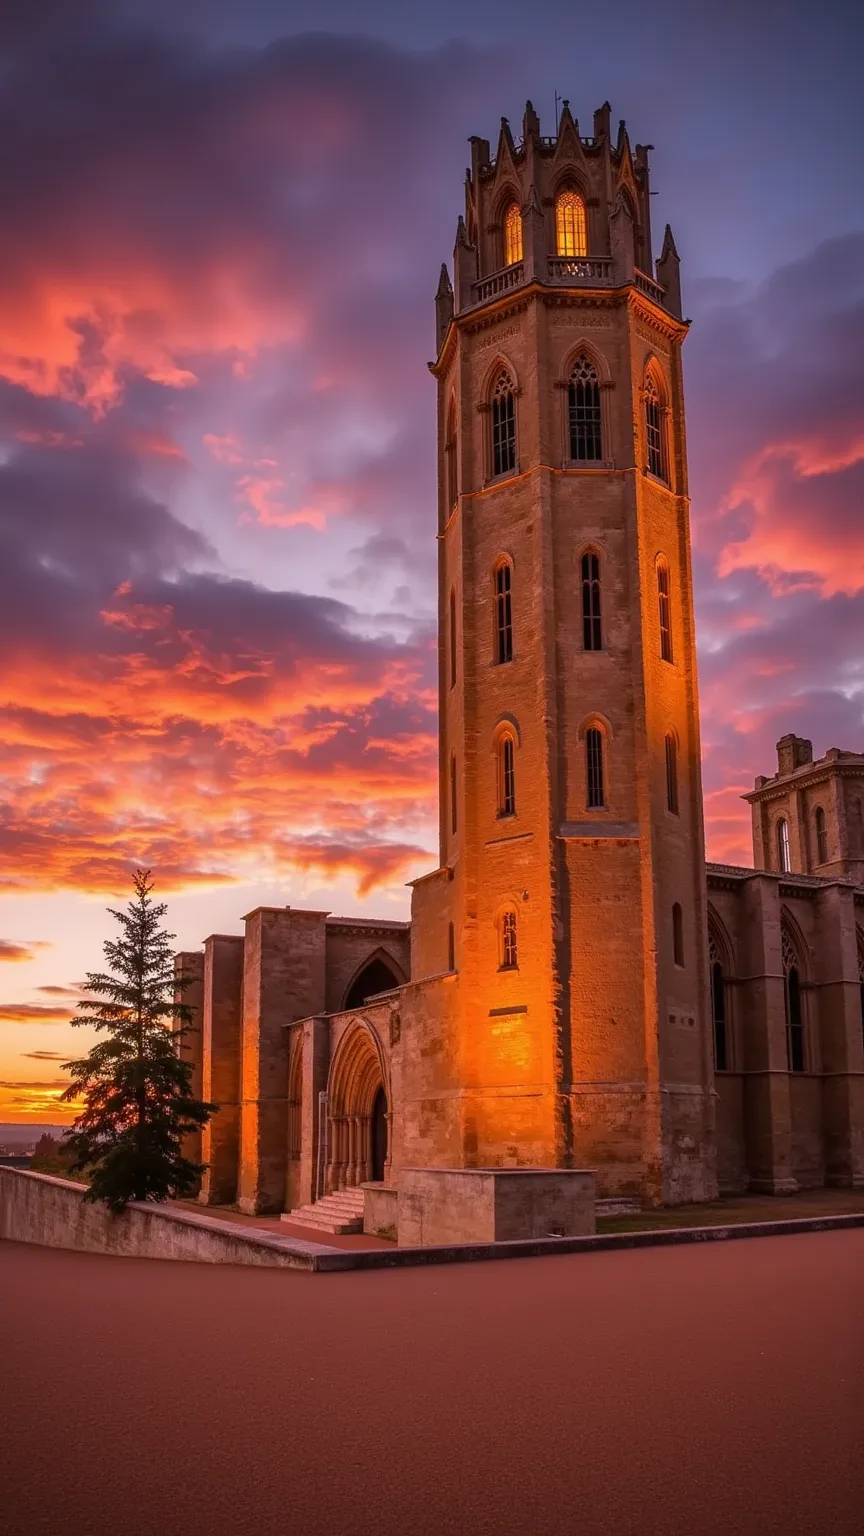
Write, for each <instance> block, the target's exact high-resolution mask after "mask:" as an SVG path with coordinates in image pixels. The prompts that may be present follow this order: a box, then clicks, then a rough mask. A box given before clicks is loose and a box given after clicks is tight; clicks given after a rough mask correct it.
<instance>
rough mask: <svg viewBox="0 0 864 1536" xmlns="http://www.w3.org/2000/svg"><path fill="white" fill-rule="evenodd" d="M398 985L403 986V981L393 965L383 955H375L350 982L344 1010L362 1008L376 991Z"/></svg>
mask: <svg viewBox="0 0 864 1536" xmlns="http://www.w3.org/2000/svg"><path fill="white" fill-rule="evenodd" d="M398 986H401V981H400V979H399V977H398V976H397V975H396V971H395V969H394V968H393V966H391V965H389V964H388V963H387V961H386V960H385V958H384V956H383V955H373V956H372V958H371V960H367V961H366V964H365V965H364V966H363V968H362V970H360V971H358V972H357V975H356V976H355V977H354V979H353V981H351V982H350V984H349V986H348V990H347V992H346V993H345V1001H344V1002H343V1004H342V1008H343V1011H345V1012H347V1011H348V1009H349V1008H362V1007H363V1005H364V1003H368V1002H369V999H370V998H372V997H375V995H376V993H378V992H390V991H392V989H393V988H394V987H398Z"/></svg>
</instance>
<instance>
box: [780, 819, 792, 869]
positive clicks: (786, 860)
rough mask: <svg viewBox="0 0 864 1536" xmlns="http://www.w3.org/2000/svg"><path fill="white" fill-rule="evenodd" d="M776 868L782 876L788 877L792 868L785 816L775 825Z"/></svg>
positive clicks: (787, 824)
mask: <svg viewBox="0 0 864 1536" xmlns="http://www.w3.org/2000/svg"><path fill="white" fill-rule="evenodd" d="M777 868H778V869H779V870H780V872H781V874H784V875H788V874H789V871H790V870H791V868H792V855H791V853H790V849H789V823H788V821H787V820H786V817H785V816H781V818H780V820H779V821H778V823H777Z"/></svg>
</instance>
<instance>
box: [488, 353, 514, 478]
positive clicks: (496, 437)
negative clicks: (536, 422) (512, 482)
mask: <svg viewBox="0 0 864 1536" xmlns="http://www.w3.org/2000/svg"><path fill="white" fill-rule="evenodd" d="M515 468H516V401H515V399H514V397H513V381H512V379H511V378H510V375H509V373H508V372H507V369H506V368H502V369H501V372H500V373H499V375H498V377H497V379H496V380H495V385H494V388H493V390H492V474H493V475H506V474H509V473H510V472H511V471H512V470H514V469H515Z"/></svg>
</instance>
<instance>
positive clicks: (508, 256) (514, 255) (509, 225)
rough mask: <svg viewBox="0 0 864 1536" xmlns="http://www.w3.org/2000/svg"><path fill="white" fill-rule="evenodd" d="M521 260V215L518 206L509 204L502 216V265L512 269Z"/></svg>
mask: <svg viewBox="0 0 864 1536" xmlns="http://www.w3.org/2000/svg"><path fill="white" fill-rule="evenodd" d="M521 260H522V215H521V213H520V212H519V204H518V203H511V204H510V207H509V208H508V209H507V212H506V213H505V215H504V265H505V267H512V266H513V263H514V262H516V261H521Z"/></svg>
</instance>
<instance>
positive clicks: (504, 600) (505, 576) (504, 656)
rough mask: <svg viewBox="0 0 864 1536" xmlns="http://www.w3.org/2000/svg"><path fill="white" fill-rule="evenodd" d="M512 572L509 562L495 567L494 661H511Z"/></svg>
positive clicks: (503, 562)
mask: <svg viewBox="0 0 864 1536" xmlns="http://www.w3.org/2000/svg"><path fill="white" fill-rule="evenodd" d="M512 583H513V572H512V568H511V566H510V562H509V560H502V561H501V564H500V565H498V566H496V567H495V660H496V662H497V663H498V664H499V665H500V663H501V662H503V661H512V660H513V610H512V603H511V597H512V591H511V589H512Z"/></svg>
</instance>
